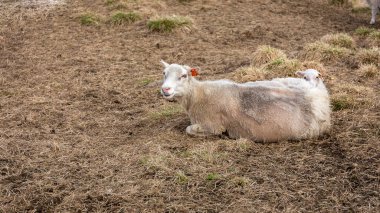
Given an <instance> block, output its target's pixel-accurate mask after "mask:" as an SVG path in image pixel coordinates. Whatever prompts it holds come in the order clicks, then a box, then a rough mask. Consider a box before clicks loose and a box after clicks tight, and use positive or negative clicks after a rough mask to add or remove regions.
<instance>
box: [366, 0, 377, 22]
mask: <svg viewBox="0 0 380 213" xmlns="http://www.w3.org/2000/svg"><path fill="white" fill-rule="evenodd" d="M367 3H368V5H369V6H370V7H371V12H372V17H371V21H370V24H375V22H376V14H377V12H378V11H379V7H380V0H367Z"/></svg>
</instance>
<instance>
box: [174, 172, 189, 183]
mask: <svg viewBox="0 0 380 213" xmlns="http://www.w3.org/2000/svg"><path fill="white" fill-rule="evenodd" d="M175 179H176V182H177V183H179V184H186V183H188V182H189V177H187V175H186V174H185V173H184V172H183V171H178V172H177V173H176V174H175Z"/></svg>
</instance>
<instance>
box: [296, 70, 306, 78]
mask: <svg viewBox="0 0 380 213" xmlns="http://www.w3.org/2000/svg"><path fill="white" fill-rule="evenodd" d="M295 74H296V75H298V76H300V77H303V76H304V75H305V73H304V72H302V71H297V72H295Z"/></svg>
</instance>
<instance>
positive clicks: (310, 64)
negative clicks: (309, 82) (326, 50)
mask: <svg viewBox="0 0 380 213" xmlns="http://www.w3.org/2000/svg"><path fill="white" fill-rule="evenodd" d="M306 69H315V70H318V71H319V72H320V73H321V74H322V75H325V74H326V73H327V69H326V67H325V66H323V64H321V63H320V62H317V61H303V62H302V64H301V70H306Z"/></svg>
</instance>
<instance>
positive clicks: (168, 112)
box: [150, 105, 183, 119]
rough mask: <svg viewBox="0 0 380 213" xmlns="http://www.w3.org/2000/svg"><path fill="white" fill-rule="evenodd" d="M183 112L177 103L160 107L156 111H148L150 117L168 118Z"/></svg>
mask: <svg viewBox="0 0 380 213" xmlns="http://www.w3.org/2000/svg"><path fill="white" fill-rule="evenodd" d="M182 112H183V109H182V107H181V106H179V105H167V106H164V107H161V109H159V110H158V111H154V112H151V113H150V117H151V118H153V119H162V118H169V117H173V116H175V115H178V114H180V113H182Z"/></svg>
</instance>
